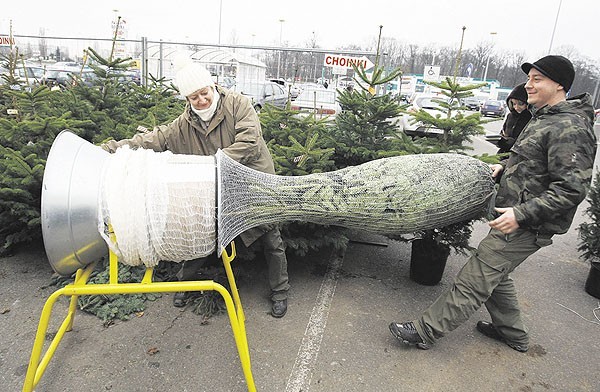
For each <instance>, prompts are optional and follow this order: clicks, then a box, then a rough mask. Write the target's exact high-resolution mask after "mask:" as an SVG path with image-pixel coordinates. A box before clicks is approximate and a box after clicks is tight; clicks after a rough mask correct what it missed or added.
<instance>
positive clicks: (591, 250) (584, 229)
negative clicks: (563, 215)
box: [577, 173, 600, 298]
mask: <svg viewBox="0 0 600 392" xmlns="http://www.w3.org/2000/svg"><path fill="white" fill-rule="evenodd" d="M598 181H600V173H597V174H596V177H595V178H594V182H593V184H592V187H591V189H590V192H589V194H588V198H587V200H588V202H589V203H590V205H589V206H588V207H587V209H586V210H585V215H586V216H587V217H589V218H590V221H589V222H583V223H581V224H580V225H579V228H578V230H579V246H578V248H577V249H578V250H579V251H580V252H582V255H581V256H582V257H583V258H584V259H585V260H588V261H589V262H590V271H589V274H588V277H587V280H586V282H585V291H586V292H587V293H588V294H589V295H591V296H594V297H596V298H600V189H599V187H598Z"/></svg>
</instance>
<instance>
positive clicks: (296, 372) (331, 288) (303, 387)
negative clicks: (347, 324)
mask: <svg viewBox="0 0 600 392" xmlns="http://www.w3.org/2000/svg"><path fill="white" fill-rule="evenodd" d="M343 262H344V252H343V251H342V252H336V251H335V250H334V251H333V252H332V254H331V260H330V262H329V266H328V268H327V272H326V273H325V276H324V277H323V282H321V288H320V289H319V293H318V294H317V298H316V300H315V306H314V307H313V310H312V312H311V314H310V318H309V320H308V325H307V326H306V330H305V331H304V337H303V338H302V343H301V344H300V348H299V349H298V355H296V361H295V362H294V367H293V368H292V372H291V374H290V377H289V378H288V382H287V385H286V387H285V391H286V392H308V390H309V389H310V381H311V379H312V374H313V367H314V364H315V362H316V361H317V356H318V355H319V350H320V349H321V342H322V340H323V334H324V332H325V327H326V326H327V318H328V317H329V307H330V305H331V300H332V299H333V294H334V293H335V287H336V285H337V277H338V271H339V270H340V268H341V266H342V263H343Z"/></svg>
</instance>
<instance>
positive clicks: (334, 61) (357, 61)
mask: <svg viewBox="0 0 600 392" xmlns="http://www.w3.org/2000/svg"><path fill="white" fill-rule="evenodd" d="M323 65H324V66H326V67H343V68H352V65H356V66H357V67H360V66H362V67H363V68H364V69H365V70H367V69H370V68H373V66H374V65H375V64H373V63H372V62H371V60H369V59H368V58H367V56H362V57H351V56H339V55H335V54H327V55H325V59H324V60H323Z"/></svg>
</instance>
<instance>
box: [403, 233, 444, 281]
mask: <svg viewBox="0 0 600 392" xmlns="http://www.w3.org/2000/svg"><path fill="white" fill-rule="evenodd" d="M411 249H412V251H411V255H410V279H411V280H413V281H415V282H417V283H419V284H422V285H425V286H434V285H436V284H438V283H439V282H440V280H442V275H443V274H444V269H445V268H446V261H447V260H448V256H449V255H450V248H449V247H448V246H444V245H439V244H438V243H436V242H435V241H431V240H423V239H418V240H414V241H413V242H412V248H411Z"/></svg>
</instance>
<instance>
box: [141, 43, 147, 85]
mask: <svg viewBox="0 0 600 392" xmlns="http://www.w3.org/2000/svg"><path fill="white" fill-rule="evenodd" d="M140 83H141V85H142V86H144V87H147V86H148V38H147V37H142V72H141V75H140Z"/></svg>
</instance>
